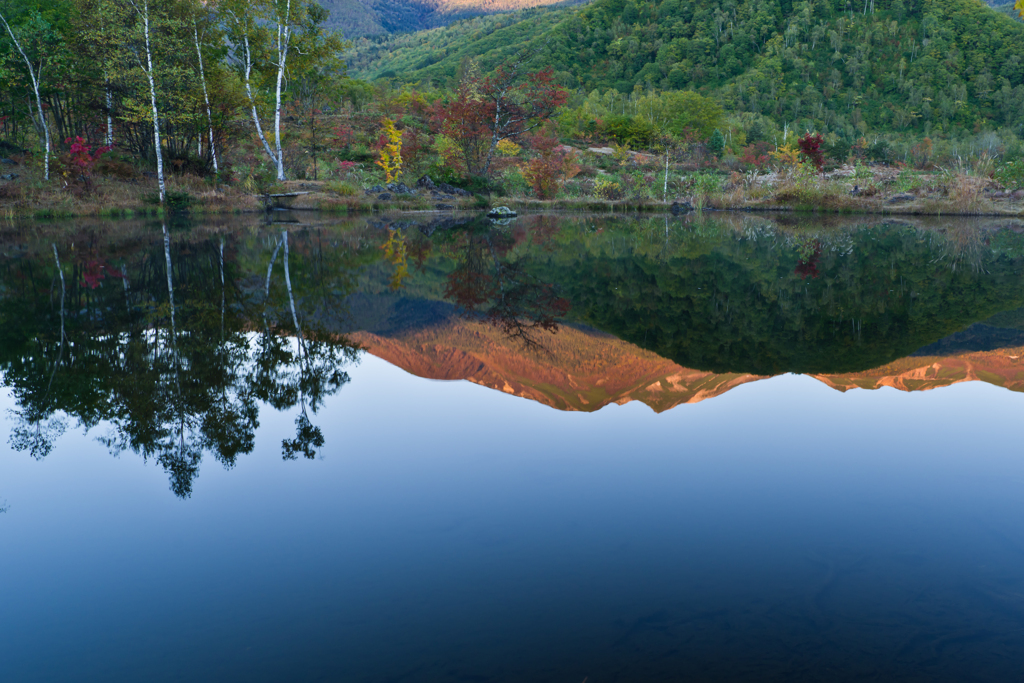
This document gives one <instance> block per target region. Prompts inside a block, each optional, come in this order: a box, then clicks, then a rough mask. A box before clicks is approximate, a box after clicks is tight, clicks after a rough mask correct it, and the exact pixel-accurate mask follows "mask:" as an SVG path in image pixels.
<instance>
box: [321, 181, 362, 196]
mask: <svg viewBox="0 0 1024 683" xmlns="http://www.w3.org/2000/svg"><path fill="white" fill-rule="evenodd" d="M324 189H325V190H327V191H328V192H333V193H334V194H336V195H338V196H340V197H354V196H356V195H357V194H359V188H358V187H356V186H355V185H353V184H352V183H346V182H343V181H340V180H335V181H331V182H329V183H326V184H324Z"/></svg>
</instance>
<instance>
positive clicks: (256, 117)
mask: <svg viewBox="0 0 1024 683" xmlns="http://www.w3.org/2000/svg"><path fill="white" fill-rule="evenodd" d="M242 30H243V31H244V29H242ZM242 49H243V51H244V55H245V94H246V95H247V96H248V98H249V104H250V105H252V122H253V124H254V125H255V126H256V136H257V137H259V139H260V142H262V143H263V150H264V151H265V152H266V153H267V156H268V157H270V159H271V160H272V161H274V162H276V161H277V159H275V158H274V150H273V149H271V148H270V143H269V142H267V136H266V135H265V134H264V133H263V124H261V123H260V113H259V111H257V109H256V99H255V98H254V97H253V96H252V83H251V77H252V50H251V48H250V47H249V36H248V35H245V34H244V33H243V35H242Z"/></svg>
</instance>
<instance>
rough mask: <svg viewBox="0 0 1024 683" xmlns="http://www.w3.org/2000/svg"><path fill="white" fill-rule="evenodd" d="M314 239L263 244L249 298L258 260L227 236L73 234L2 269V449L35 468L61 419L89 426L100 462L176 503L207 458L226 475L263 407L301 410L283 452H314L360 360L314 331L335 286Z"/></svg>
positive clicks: (339, 341)
mask: <svg viewBox="0 0 1024 683" xmlns="http://www.w3.org/2000/svg"><path fill="white" fill-rule="evenodd" d="M316 238H317V235H316V234H315V232H314V233H307V234H304V235H303V236H302V238H300V240H299V242H298V245H299V248H298V249H297V250H296V249H289V234H288V232H287V231H285V232H282V233H278V234H277V235H275V240H276V241H275V242H274V244H275V248H274V249H273V252H272V253H267V254H266V257H265V258H267V257H269V258H267V260H269V267H268V268H267V276H266V279H265V280H263V281H261V282H260V285H262V286H261V287H259V289H258V290H256V291H254V289H255V288H254V287H253V284H254V283H253V282H252V278H251V277H250V276H248V275H247V274H246V269H247V266H248V265H249V263H252V264H253V265H255V263H256V262H258V260H259V258H260V256H261V254H259V253H249V254H247V255H246V258H245V259H244V260H243V259H241V258H240V255H239V254H238V251H237V242H235V241H233V240H231V239H230V237H228V236H224V235H211V234H203V233H193V234H188V235H183V236H181V237H180V238H176V239H172V235H171V234H170V233H169V232H168V230H167V228H166V226H165V227H164V228H163V229H162V234H160V237H159V239H153V236H152V235H151V234H143V235H141V236H139V237H138V238H137V239H134V240H130V241H125V240H121V239H118V240H116V241H113V242H107V241H106V240H105V239H104V238H103V237H101V236H100V235H98V234H96V233H89V232H85V233H77V234H75V235H73V236H71V237H65V238H64V239H63V240H62V241H53V242H51V243H50V244H48V245H45V246H44V245H42V244H40V245H32V246H27V247H25V248H24V249H22V250H19V251H20V253H17V254H16V255H14V256H12V257H8V258H7V259H5V263H4V270H3V275H2V278H3V290H4V296H3V297H2V298H0V307H2V308H0V310H2V315H3V319H4V320H5V321H8V324H7V325H5V331H6V334H5V337H4V339H3V343H2V348H0V359H2V364H3V371H4V381H5V384H6V385H7V386H9V387H11V389H12V391H13V393H14V396H15V399H16V403H17V408H16V410H15V411H14V415H13V418H14V419H13V422H14V427H13V430H12V433H11V437H10V443H11V446H12V447H13V448H14V449H15V450H18V451H24V452H27V453H29V454H30V455H31V456H32V457H35V458H37V459H39V458H44V457H46V456H47V455H48V454H49V453H50V452H51V451H52V449H53V447H54V443H55V441H56V439H57V438H58V437H60V435H61V434H62V433H63V432H64V431H65V430H66V428H67V426H68V421H69V420H74V421H76V422H77V423H78V424H79V425H80V426H81V427H83V428H84V429H87V430H88V429H92V428H94V427H97V426H98V425H100V424H103V425H104V426H106V427H107V431H106V433H105V434H103V435H102V436H100V437H99V438H100V440H101V441H102V442H103V443H104V444H105V445H106V446H107V447H108V448H109V449H110V450H111V452H114V453H119V452H121V451H131V452H135V453H138V454H139V455H141V456H142V457H144V458H146V459H153V460H155V461H156V462H157V463H159V464H160V466H161V467H163V468H164V469H165V470H166V471H167V473H168V475H169V477H170V480H171V489H172V491H174V493H175V494H176V495H178V496H181V497H188V496H189V495H190V494H191V491H192V484H193V481H194V479H195V477H196V476H197V474H198V471H199V465H200V463H201V461H202V459H203V457H204V455H205V454H211V455H212V456H213V457H215V458H216V459H217V460H218V461H219V462H221V463H222V464H223V465H224V466H226V467H232V466H233V465H234V464H235V462H236V460H237V458H238V457H239V456H240V455H243V454H245V453H249V452H251V451H252V450H253V448H254V445H255V442H254V439H255V431H256V429H257V427H258V426H259V404H260V403H261V402H262V403H264V404H268V405H270V406H272V407H273V408H275V409H277V410H286V409H290V408H293V407H296V406H297V407H299V415H298V417H297V419H296V433H295V438H294V439H286V440H285V441H284V442H283V443H282V452H283V456H284V457H285V458H289V459H293V458H296V457H297V456H299V455H302V456H305V457H307V458H312V457H314V456H315V455H316V452H317V449H318V448H319V447H321V446H322V445H323V437H322V435H321V434H320V430H319V428H318V427H316V426H315V425H314V424H313V422H312V419H311V416H312V415H315V414H316V411H317V410H318V408H319V407H320V406H321V405H322V403H323V400H324V399H325V398H326V397H327V396H329V395H331V394H333V393H335V392H337V391H338V390H339V389H341V387H342V386H343V385H344V384H345V383H346V382H347V381H348V379H349V378H348V374H347V373H346V372H345V367H346V366H347V365H348V364H350V363H351V362H354V361H355V360H356V357H357V351H358V349H357V347H356V346H354V345H353V344H352V343H350V342H349V341H348V340H347V339H346V338H345V337H344V336H341V335H338V334H336V333H328V332H325V331H324V330H323V324H324V321H325V320H327V319H328V317H329V316H325V315H323V313H322V311H323V310H324V308H325V303H326V304H327V308H331V307H332V306H331V304H332V302H331V301H327V302H325V301H324V297H325V296H327V297H328V298H329V299H330V298H333V299H338V300H339V301H340V299H343V298H344V296H345V294H346V293H347V291H348V290H347V284H346V283H345V282H343V281H342V280H341V279H339V278H337V277H334V275H333V270H334V269H332V268H330V267H327V264H326V263H325V262H324V259H325V256H324V254H323V253H322V249H320V248H319V246H318V243H317V242H316ZM281 246H283V258H282V259H281V260H282V266H280V267H279V269H278V270H277V271H276V273H275V271H274V262H275V259H276V257H277V251H278V250H279V249H280V247H281ZM296 252H297V253H296ZM47 257H49V258H47ZM115 263H116V264H117V265H113V264H115ZM265 263H266V261H265ZM282 271H283V272H282Z"/></svg>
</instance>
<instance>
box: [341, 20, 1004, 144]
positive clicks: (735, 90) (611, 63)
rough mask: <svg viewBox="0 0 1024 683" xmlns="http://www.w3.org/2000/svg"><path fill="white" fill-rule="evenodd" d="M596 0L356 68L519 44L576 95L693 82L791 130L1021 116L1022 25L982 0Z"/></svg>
mask: <svg viewBox="0 0 1024 683" xmlns="http://www.w3.org/2000/svg"><path fill="white" fill-rule="evenodd" d="M856 5H857V7H856V8H855V7H854V6H853V4H852V3H848V2H847V0H825V1H820V2H814V1H813V0H808V1H807V2H795V1H794V0H767V1H765V0H710V1H701V2H693V1H691V0H595V2H593V3H592V4H590V5H587V6H585V7H582V8H574V9H565V10H557V11H547V12H535V13H533V14H530V15H527V16H523V19H522V21H520V22H518V23H514V24H511V25H504V24H503V23H502V22H500V21H494V20H493V19H492V20H490V21H487V20H482V21H478V22H477V23H466V24H458V25H456V26H452V27H449V28H447V29H441V30H436V31H431V32H427V33H423V34H418V35H416V36H410V37H404V38H400V39H396V40H395V41H394V42H391V43H383V44H380V45H377V46H374V47H372V48H371V47H370V46H360V48H359V49H358V50H357V52H356V54H355V55H353V58H352V64H353V66H354V67H355V68H356V69H357V71H358V73H360V74H361V75H364V76H367V77H375V76H381V75H387V76H390V75H392V74H396V75H400V76H401V78H402V79H404V80H408V81H416V80H433V81H435V82H440V83H449V82H451V80H452V79H453V77H454V76H455V74H456V73H457V71H458V69H459V65H460V64H461V63H463V62H464V60H465V59H466V58H467V57H473V58H476V59H477V60H478V63H479V66H480V68H481V69H482V70H483V71H484V72H487V71H488V70H490V69H491V68H493V67H494V66H495V65H497V64H498V63H500V62H501V61H503V60H505V59H508V58H509V57H510V56H511V55H512V54H513V53H515V52H516V51H517V50H520V49H522V48H524V47H526V48H529V49H532V50H535V51H536V52H537V59H536V63H537V64H539V65H544V66H550V67H552V68H553V69H554V70H555V72H556V79H557V80H558V82H560V83H562V84H563V85H565V86H567V87H569V88H572V89H575V90H576V91H577V92H579V93H584V94H585V93H591V92H593V91H594V90H600V91H603V90H607V89H615V90H617V91H618V92H621V93H630V92H633V91H634V89H636V88H641V89H644V90H653V89H659V90H671V89H678V90H688V89H693V90H698V91H702V92H704V93H706V94H714V95H715V96H716V97H717V98H718V99H719V101H720V102H722V104H723V105H724V106H725V107H726V108H727V109H729V110H733V111H739V112H754V113H758V114H763V115H766V116H770V117H772V118H774V119H775V120H777V121H778V122H779V123H780V125H782V124H784V123H789V124H790V125H791V126H795V127H797V128H799V129H801V130H802V129H804V128H806V129H816V130H821V131H830V130H837V131H845V132H846V133H849V134H851V135H856V134H857V133H858V132H859V133H861V134H863V133H864V132H865V131H867V130H895V131H915V130H916V131H922V132H928V133H933V134H943V133H949V132H951V131H955V130H962V131H974V132H976V131H977V130H981V129H983V128H985V127H989V126H995V127H998V126H1008V127H1013V128H1017V129H1018V130H1019V126H1021V125H1024V85H1022V84H1024V25H1021V24H1020V23H1017V22H1014V21H1012V20H1011V19H1010V18H1009V17H1008V16H1006V15H1005V14H1003V13H1001V12H998V11H996V10H993V9H991V8H990V7H988V6H986V5H985V4H984V3H982V2H981V0H941V1H940V0H865V2H863V3H860V2H858V3H856Z"/></svg>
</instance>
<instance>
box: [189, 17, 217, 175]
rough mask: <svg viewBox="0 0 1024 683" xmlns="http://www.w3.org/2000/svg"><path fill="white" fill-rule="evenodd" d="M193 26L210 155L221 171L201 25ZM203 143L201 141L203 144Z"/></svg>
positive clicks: (194, 24)
mask: <svg viewBox="0 0 1024 683" xmlns="http://www.w3.org/2000/svg"><path fill="white" fill-rule="evenodd" d="M192 28H193V29H194V31H195V38H196V54H197V55H198V56H199V80H200V81H202V83H203V101H204V102H205V103H206V122H207V124H209V126H210V157H211V158H212V159H213V172H214V173H219V172H220V170H219V169H218V168H217V147H216V145H214V142H213V113H212V112H211V110H210V93H209V91H208V90H207V89H206V70H205V68H204V67H203V50H202V48H201V47H200V46H199V27H198V26H197V25H196V23H195V21H194V20H193V22H192ZM201 144H202V143H200V146H201Z"/></svg>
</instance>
